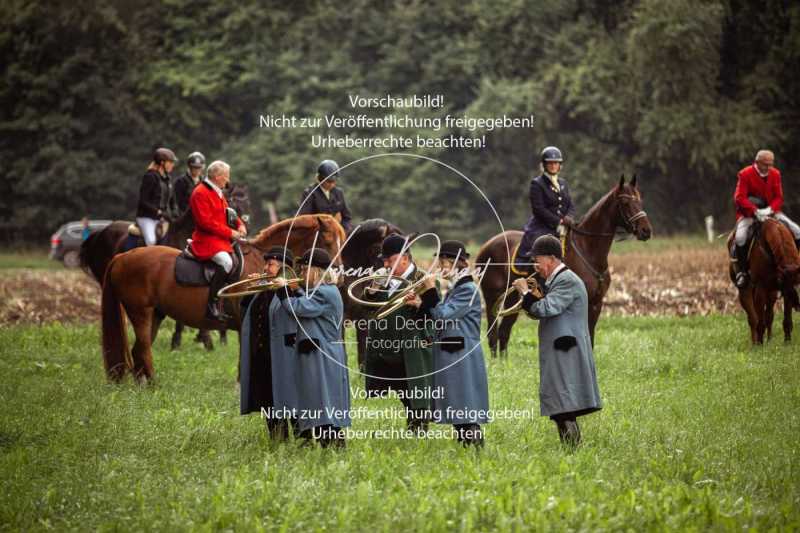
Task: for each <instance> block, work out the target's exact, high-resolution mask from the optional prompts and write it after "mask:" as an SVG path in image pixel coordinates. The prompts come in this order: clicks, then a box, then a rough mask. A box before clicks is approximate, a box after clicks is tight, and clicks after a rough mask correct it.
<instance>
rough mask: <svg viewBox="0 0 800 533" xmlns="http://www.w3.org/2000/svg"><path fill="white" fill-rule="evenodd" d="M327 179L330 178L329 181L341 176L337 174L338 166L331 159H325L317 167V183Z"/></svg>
mask: <svg viewBox="0 0 800 533" xmlns="http://www.w3.org/2000/svg"><path fill="white" fill-rule="evenodd" d="M328 177H330V178H331V180H335V179H337V178H339V177H341V174H339V165H338V164H337V163H336V161H334V160H333V159H326V160H325V161H323V162H322V163H320V164H319V166H318V167H317V179H318V180H319V181H322V180H324V179H325V178H328Z"/></svg>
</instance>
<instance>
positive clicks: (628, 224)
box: [569, 194, 647, 283]
mask: <svg viewBox="0 0 800 533" xmlns="http://www.w3.org/2000/svg"><path fill="white" fill-rule="evenodd" d="M615 197H616V198H625V199H627V200H639V198H638V197H636V196H634V195H632V194H617V195H615ZM617 210H618V211H619V216H620V218H621V219H622V221H623V224H624V227H625V231H627V232H628V233H634V232H635V231H636V228H635V227H634V226H633V223H634V222H636V221H637V220H639V219H642V218H645V217H646V216H647V213H646V212H645V211H644V210H643V209H640V210H639V211H638V212H636V213H634V214H633V215H631V216H626V215H625V213H624V212H623V211H622V202H617ZM573 232H574V233H577V234H579V235H586V236H589V237H613V236H614V235H616V233H613V232H612V233H606V232H593V231H585V230H582V229H579V228H577V227H575V226H573V227H571V228H569V244H570V246H571V247H572V249H573V250H575V253H576V254H577V256H578V257H579V258H580V260H581V261H583V264H584V265H586V268H588V269H589V271H590V272H591V273H592V275H594V277H595V278H597V281H598V283H601V282H602V281H603V280H605V278H606V276H607V275H608V268H606V269H605V271H603V272H600V271H599V270H597V269H596V268H594V266H592V264H591V263H590V262H589V260H588V259H586V257H585V256H584V255H583V253H582V252H581V250H580V248H578V244H577V243H576V242H575V239H574V237H573V235H572V234H573Z"/></svg>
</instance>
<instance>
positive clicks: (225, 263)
mask: <svg viewBox="0 0 800 533" xmlns="http://www.w3.org/2000/svg"><path fill="white" fill-rule="evenodd" d="M211 260H212V261H214V262H215V263H216V264H218V265H219V266H221V267H222V268H223V269H225V273H226V274H230V273H231V270H233V257H231V254H229V253H228V252H217V253H216V254H214V256H213V257H212V258H211Z"/></svg>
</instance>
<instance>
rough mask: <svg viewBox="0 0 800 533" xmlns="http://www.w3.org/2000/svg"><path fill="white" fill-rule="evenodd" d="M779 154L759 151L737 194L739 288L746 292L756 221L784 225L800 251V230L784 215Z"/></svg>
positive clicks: (743, 172) (743, 174) (742, 176)
mask: <svg viewBox="0 0 800 533" xmlns="http://www.w3.org/2000/svg"><path fill="white" fill-rule="evenodd" d="M774 165H775V154H773V153H772V152H771V151H769V150H759V151H758V153H757V154H756V159H755V162H754V163H753V164H752V165H750V166H747V167H745V168H743V169H742V170H740V171H739V175H738V182H737V183H736V192H735V193H734V195H733V199H734V201H735V203H736V237H735V240H736V253H735V255H736V271H737V272H736V286H737V287H738V288H740V289H743V288H744V287H746V286H747V283H748V281H749V276H748V273H747V271H748V265H747V241H748V237H749V236H750V230H751V228H752V226H753V222H754V217H755V218H756V219H758V221H759V222H763V221H764V220H765V219H766V218H767V217H770V216H772V217H774V218H775V219H776V220H778V221H780V222H782V223H783V224H784V225H785V226H786V227H787V228H789V231H791V232H792V235H794V239H795V242H796V244H797V246H798V248H800V226H798V225H797V224H796V223H794V222H793V221H792V220H791V219H789V217H787V216H786V215H785V214H784V213H782V212H781V208H782V207H783V188H782V186H781V173H780V171H779V170H778V169H777V168H775V166H774Z"/></svg>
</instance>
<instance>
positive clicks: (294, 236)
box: [102, 215, 345, 381]
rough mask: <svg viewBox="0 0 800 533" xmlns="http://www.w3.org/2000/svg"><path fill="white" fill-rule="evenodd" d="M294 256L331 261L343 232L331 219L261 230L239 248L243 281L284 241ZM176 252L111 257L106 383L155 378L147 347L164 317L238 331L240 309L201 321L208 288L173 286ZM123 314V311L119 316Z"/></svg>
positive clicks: (160, 249)
mask: <svg viewBox="0 0 800 533" xmlns="http://www.w3.org/2000/svg"><path fill="white" fill-rule="evenodd" d="M287 235H288V246H289V248H290V249H291V250H292V253H293V254H295V255H297V256H299V255H301V254H303V253H305V251H307V250H308V249H310V248H311V246H312V245H313V244H314V241H315V239H316V246H317V247H319V248H324V249H325V250H327V251H328V252H329V253H330V254H331V256H335V255H336V254H338V252H339V248H340V246H341V243H342V242H344V239H345V232H344V229H343V228H342V226H341V224H339V223H338V222H337V221H336V219H335V218H333V217H332V216H330V215H302V216H299V217H297V218H294V219H288V220H283V221H281V222H278V223H277V224H273V225H272V226H270V227H268V228H266V229H264V230H262V231H261V232H260V233H258V234H257V235H256V236H255V237H253V238H252V239H248V240H244V241H241V242H240V246H241V248H242V254H243V258H244V265H243V269H242V277H246V276H247V275H249V274H252V273H260V272H261V271H262V270H263V267H264V259H263V257H262V254H263V253H264V252H265V251H266V250H267V249H268V248H269V247H270V246H275V245H281V246H282V245H284V244H285V243H286V241H287ZM180 253H181V252H180V251H178V250H176V249H175V248H169V247H166V246H148V247H144V248H135V249H133V250H131V251H129V252H125V253H122V254H118V255H116V256H114V258H113V259H112V260H111V262H110V263H109V265H108V268H107V269H106V273H105V280H104V283H103V298H102V344H103V362H104V364H105V369H106V373H107V375H108V377H109V378H110V379H111V380H113V381H119V380H121V379H122V378H123V377H124V375H125V372H126V371H128V370H130V371H131V372H132V373H133V375H134V377H135V378H136V379H137V380H139V381H146V380H148V379H151V378H152V377H153V374H154V371H153V356H152V352H151V347H152V344H153V341H154V340H155V337H156V333H157V332H158V326H159V325H160V324H161V321H162V320H163V319H164V317H166V316H170V317H172V318H174V319H175V320H180V321H181V322H183V323H184V324H186V325H187V326H189V327H194V328H200V329H221V328H223V327H224V328H227V329H236V330H238V329H239V326H240V316H239V314H240V313H239V309H238V306H236V305H234V304H233V303H231V302H230V301H227V302H226V303H227V304H228V307H229V308H228V309H226V310H227V311H228V314H230V315H231V316H232V318H231V319H230V320H229V321H228V322H227V323H222V322H217V321H213V320H208V319H206V318H205V308H206V302H207V299H208V287H185V286H181V285H178V284H177V283H176V282H175V258H176V257H177V256H178V255H180ZM123 310H124V311H125V312H124V313H123ZM126 314H127V316H128V318H129V319H130V321H131V324H132V325H133V330H134V333H135V335H136V342H135V343H134V345H133V357H132V358H131V354H130V352H129V350H128V335H127V331H126V328H125V315H126Z"/></svg>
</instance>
